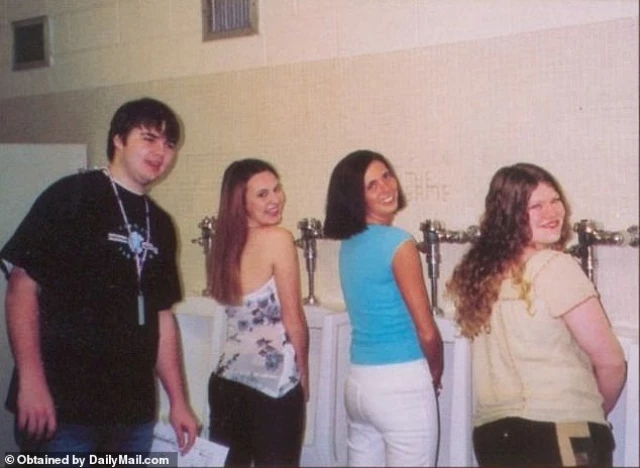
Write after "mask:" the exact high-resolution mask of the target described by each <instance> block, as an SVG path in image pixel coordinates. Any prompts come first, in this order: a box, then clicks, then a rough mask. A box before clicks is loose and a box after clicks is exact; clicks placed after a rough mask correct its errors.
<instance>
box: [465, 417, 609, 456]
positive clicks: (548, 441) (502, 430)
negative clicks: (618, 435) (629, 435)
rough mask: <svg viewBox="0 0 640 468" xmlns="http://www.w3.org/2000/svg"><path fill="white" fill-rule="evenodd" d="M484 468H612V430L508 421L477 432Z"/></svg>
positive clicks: (589, 425) (475, 442) (475, 438)
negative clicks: (576, 467) (498, 467)
mask: <svg viewBox="0 0 640 468" xmlns="http://www.w3.org/2000/svg"><path fill="white" fill-rule="evenodd" d="M473 447H474V450H475V453H476V459H477V460H478V464H479V465H480V466H540V467H546V466H549V467H551V466H553V467H557V466H604V467H610V466H612V456H613V449H614V448H615V443H614V440H613V433H612V432H611V429H610V428H609V427H608V426H605V425H602V424H595V423H587V422H584V423H570V424H566V423H552V422H540V421H531V420H528V419H522V418H504V419H500V420H498V421H494V422H491V423H488V424H483V425H482V426H478V427H476V428H475V429H474V430H473Z"/></svg>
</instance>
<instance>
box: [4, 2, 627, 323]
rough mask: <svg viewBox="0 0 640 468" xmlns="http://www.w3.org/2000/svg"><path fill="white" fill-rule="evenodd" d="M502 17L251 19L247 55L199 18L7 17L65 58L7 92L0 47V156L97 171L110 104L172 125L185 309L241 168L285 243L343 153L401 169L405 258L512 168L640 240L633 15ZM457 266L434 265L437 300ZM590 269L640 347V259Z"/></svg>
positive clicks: (294, 15)
mask: <svg viewBox="0 0 640 468" xmlns="http://www.w3.org/2000/svg"><path fill="white" fill-rule="evenodd" d="M194 3H195V4H197V8H195V7H194ZM508 3H512V4H513V3H516V2H505V1H498V0H495V1H493V2H490V1H487V2H476V1H470V0H467V1H454V2H440V1H426V0H422V1H421V0H417V1H406V2H405V1H382V0H380V1H373V0H368V1H355V0H353V1H338V0H327V1H323V2H315V1H314V2H311V1H303V0H297V1H293V0H292V1H284V0H283V1H274V2H271V1H269V2H268V3H266V2H264V1H263V2H262V4H261V5H262V7H263V8H262V10H261V15H262V16H261V18H262V19H261V28H262V29H261V30H262V32H261V35H260V36H257V37H250V38H246V39H233V40H227V41H222V42H219V43H215V44H213V43H206V44H202V43H201V42H200V18H199V14H200V13H199V5H200V2H199V1H197V0H180V1H178V0H173V1H171V0H145V1H143V0H140V1H136V0H130V1H126V2H124V1H115V0H104V1H91V0H67V1H46V2H45V1H38V2H35V1H24V0H21V1H19V2H18V1H17V0H4V2H2V3H0V8H2V9H3V10H0V13H2V15H4V16H0V18H4V20H3V21H2V22H0V28H2V29H0V33H1V34H2V41H0V43H2V44H4V43H5V41H4V39H5V38H6V34H7V27H8V26H7V24H8V23H7V18H8V19H16V18H17V17H18V16H20V17H24V16H22V15H26V16H28V15H31V14H34V13H37V12H36V11H35V10H34V9H37V8H36V6H37V5H38V4H39V5H42V4H45V5H46V6H47V8H48V11H49V12H50V14H52V15H53V17H54V19H55V18H59V19H60V23H59V24H58V25H57V26H56V28H57V30H58V32H57V33H56V37H58V39H57V45H56V47H59V48H60V49H61V54H60V58H59V59H58V60H57V61H56V63H55V65H54V67H52V68H51V69H50V70H48V71H32V72H27V73H24V72H22V73H20V74H16V73H8V72H7V71H6V70H7V63H8V59H7V51H6V47H5V46H2V47H1V50H2V54H4V56H3V57H2V62H3V64H4V66H3V67H2V68H3V69H2V71H1V72H0V80H2V87H1V90H0V93H2V95H0V97H3V99H1V100H0V121H2V122H4V123H3V124H2V125H1V126H0V141H3V142H16V141H29V142H86V143H88V145H89V155H90V160H91V161H92V163H93V164H96V165H99V164H104V162H105V158H104V146H105V142H104V139H105V137H106V129H107V124H108V120H109V119H110V117H111V115H112V113H113V111H114V110H115V108H116V107H117V106H118V105H119V104H120V103H121V102H123V101H124V100H127V99H130V98H134V97H137V96H140V95H152V96H155V97H158V98H160V99H163V100H165V101H166V102H168V103H169V104H170V105H172V106H173V107H174V108H175V109H176V111H177V112H178V113H179V114H180V116H181V118H182V119H183V121H184V124H185V130H186V139H185V142H184V145H183V146H182V148H181V151H180V156H179V160H178V163H177V165H176V167H175V169H174V171H173V172H172V174H171V175H170V177H169V178H168V179H167V180H166V181H164V182H163V183H162V184H161V185H159V186H158V187H157V188H155V189H154V191H153V194H154V196H155V197H156V198H157V199H158V200H159V201H160V202H161V204H162V205H164V206H165V207H166V208H167V209H168V210H169V211H170V212H171V213H172V214H173V216H174V218H175V220H176V223H177V225H178V229H179V231H180V236H181V239H182V246H181V259H180V263H181V267H182V273H183V279H184V287H185V293H186V294H187V295H197V294H199V293H200V291H201V290H202V289H203V286H204V266H203V265H204V261H203V255H202V249H201V247H199V246H197V245H195V244H192V243H191V239H192V238H195V237H197V236H198V235H199V230H198V228H197V226H196V225H197V223H198V221H200V220H201V219H202V218H203V217H204V216H206V215H210V214H212V213H213V212H214V210H215V207H216V204H217V201H218V189H219V182H220V178H221V175H222V171H223V170H224V168H225V167H226V165H227V164H228V163H229V162H230V161H232V160H234V159H236V158H240V157H245V156H257V157H262V158H265V159H268V160H270V161H272V162H274V163H275V164H276V166H277V167H278V168H279V169H280V171H281V175H282V178H283V181H284V185H285V188H286V190H287V194H288V207H287V210H286V215H285V221H284V224H285V225H286V226H287V227H289V228H290V229H291V230H292V231H294V233H295V234H296V235H297V234H298V231H297V229H296V224H297V222H298V221H299V220H300V219H302V218H305V217H316V218H320V219H322V218H323V208H324V198H325V191H326V186H327V182H328V178H329V173H330V171H331V169H332V168H333V166H334V165H335V163H336V162H337V161H338V159H339V158H341V157H342V156H343V155H345V154H346V153H347V152H349V151H351V150H354V149H357V148H372V149H375V150H378V151H380V152H382V153H384V154H386V155H387V156H388V157H389V158H390V159H391V161H392V162H393V163H394V164H395V165H396V169H397V170H398V172H399V175H400V178H401V182H402V183H403V184H404V187H405V190H406V192H407V195H408V198H409V207H408V208H407V209H406V210H405V211H404V212H403V213H401V214H400V215H399V216H398V219H397V224H398V225H399V226H401V227H404V228H406V229H408V230H410V231H411V232H413V233H414V234H415V236H416V237H417V238H418V239H420V238H421V233H420V231H419V225H420V223H421V222H422V221H424V220H425V219H438V220H440V221H442V222H443V223H444V224H445V225H446V226H447V227H448V228H450V229H462V228H465V227H467V226H469V225H471V224H476V223H477V217H478V215H479V213H480V211H481V208H482V199H483V197H484V194H485V191H486V187H487V184H488V181H489V179H490V177H491V175H492V174H493V173H494V172H495V170H496V169H497V168H498V167H500V166H501V165H503V164H509V163H513V162H517V161H530V162H534V163H537V164H540V165H543V166H545V167H547V168H548V169H550V170H551V171H552V172H554V173H555V174H556V176H557V177H558V179H559V180H560V181H561V183H562V184H563V185H564V187H565V190H566V192H567V193H568V195H569V197H570V199H571V202H572V206H573V212H574V214H575V217H574V218H575V220H579V219H587V218H588V219H594V220H596V221H598V222H600V223H602V224H603V227H605V228H606V229H609V230H624V229H626V228H627V227H628V226H630V225H632V224H638V198H639V195H638V179H639V178H638V15H637V2H628V1H622V2H615V1H614V2H598V1H589V2H584V1H582V2H580V1H560V2H536V5H537V6H536V7H531V6H529V7H526V8H529V9H530V10H527V11H525V10H526V8H525V7H520V8H525V10H522V9H520V10H519V9H518V8H515V7H513V6H512V7H509V8H507V7H506V5H507V4H508ZM523 3H524V2H523ZM604 4H609V8H605V7H604V6H603V5H604ZM34 5H35V6H34ZM445 5H448V7H446V6H445ZM496 5H498V6H502V7H503V8H497V9H495V8H494V11H496V12H497V13H496V14H494V15H491V14H490V13H489V12H490V11H491V8H489V6H494V7H495V6H496ZM550 5H554V6H553V7H551V6H550ZM630 6H633V8H635V15H634V14H633V9H632V8H630ZM454 7H456V8H457V10H456V9H455V8H454ZM481 7H484V8H481ZM167 12H170V14H168V13H167ZM450 13H456V14H450ZM524 13H527V14H526V15H525V14H524ZM552 13H553V14H552ZM39 14H42V12H41V11H40V13H39ZM520 14H522V16H521V15H520ZM607 15H610V16H612V17H608V16H607ZM625 15H626V16H627V17H621V16H625ZM434 17H437V18H439V21H435V20H434V19H433V18H434ZM285 20H286V21H289V20H300V21H302V22H301V23H299V24H298V26H297V27H296V26H290V25H289V24H287V25H286V27H284V25H283V22H284V21H285ZM596 20H603V21H598V22H590V21H596ZM587 23H588V24H587ZM194 25H196V26H194ZM543 25H544V27H543ZM550 25H551V26H552V27H551V28H550V27H549V26H550ZM288 28H292V30H291V29H288ZM114 38H115V39H114ZM293 39H298V40H293ZM114 41H115V42H117V44H118V46H117V47H114V46H113V44H114ZM37 90H41V91H40V92H38V91H37ZM0 190H1V189H0ZM463 249H464V247H460V246H450V245H444V246H442V257H443V264H442V277H441V289H443V287H442V286H443V282H444V279H446V277H447V276H448V273H449V272H450V271H451V269H452V267H453V264H454V263H455V261H457V259H458V258H459V256H460V254H461V252H462V250H463ZM318 253H319V259H318V271H317V275H316V293H317V295H318V296H319V297H320V299H321V300H323V301H325V302H329V303H335V302H340V301H341V293H340V287H339V283H338V280H337V275H336V270H337V268H336V264H337V262H336V259H337V245H336V244H335V243H333V242H330V241H324V240H320V241H319V242H318ZM598 255H599V259H600V265H599V266H598V282H599V285H600V289H601V292H602V295H603V301H604V302H605V305H606V306H607V309H608V310H609V312H610V315H611V317H612V320H613V321H614V323H615V324H617V325H619V326H621V327H627V328H629V329H630V330H632V331H634V330H635V332H636V333H637V329H638V307H639V306H638V249H632V248H630V247H602V248H598ZM301 265H302V266H303V263H301ZM304 273H305V272H304V266H303V275H304ZM303 285H305V288H304V289H305V293H306V280H304V281H303Z"/></svg>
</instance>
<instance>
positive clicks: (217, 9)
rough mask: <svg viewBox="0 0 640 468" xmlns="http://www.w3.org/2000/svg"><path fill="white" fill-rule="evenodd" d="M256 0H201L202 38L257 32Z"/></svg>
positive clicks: (206, 39) (210, 38) (209, 38)
mask: <svg viewBox="0 0 640 468" xmlns="http://www.w3.org/2000/svg"><path fill="white" fill-rule="evenodd" d="M257 1H258V0H202V19H203V23H202V25H203V31H202V32H203V40H205V41H208V40H212V39H221V38H226V37H236V36H247V35H251V34H257V33H258V6H257Z"/></svg>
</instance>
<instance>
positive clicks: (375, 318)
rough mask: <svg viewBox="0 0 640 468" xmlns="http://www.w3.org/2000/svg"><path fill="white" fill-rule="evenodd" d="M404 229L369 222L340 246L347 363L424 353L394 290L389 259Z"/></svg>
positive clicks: (375, 362)
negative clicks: (348, 330)
mask: <svg viewBox="0 0 640 468" xmlns="http://www.w3.org/2000/svg"><path fill="white" fill-rule="evenodd" d="M404 242H413V239H412V236H411V234H409V233H408V232H406V231H404V230H402V229H399V228H396V227H393V226H385V225H377V224H372V225H369V226H367V229H366V230H365V231H364V232H361V233H359V234H357V235H355V236H353V237H351V238H349V239H346V240H344V241H342V244H341V246H340V282H341V285H342V292H343V294H344V298H345V302H346V305H347V310H348V313H349V318H350V319H351V328H352V335H351V363H352V364H360V365H378V364H392V363H400V362H407V361H413V360H416V359H421V358H423V357H424V354H423V353H422V350H421V348H420V344H419V342H418V337H417V334H416V329H415V326H414V324H413V320H412V319H411V315H410V313H409V310H408V309H407V306H406V304H405V302H404V299H403V298H402V294H401V293H400V290H399V289H398V285H397V283H396V279H395V276H394V273H393V258H394V256H395V254H396V251H397V250H398V248H399V247H400V246H401V245H402V244H403V243H404Z"/></svg>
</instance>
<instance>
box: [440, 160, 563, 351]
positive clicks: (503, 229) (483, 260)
mask: <svg viewBox="0 0 640 468" xmlns="http://www.w3.org/2000/svg"><path fill="white" fill-rule="evenodd" d="M541 183H544V184H548V185H549V186H551V187H553V189H554V190H555V191H556V192H558V195H559V196H560V200H561V201H562V203H563V205H564V207H565V216H564V219H563V225H562V232H561V235H560V238H559V239H558V241H557V242H556V243H555V244H553V245H551V246H550V248H552V249H555V250H562V249H563V248H564V246H565V245H566V243H567V241H568V240H569V238H570V236H571V226H570V224H569V218H570V215H571V213H570V212H571V210H570V208H569V204H568V203H567V199H566V197H565V195H564V193H563V191H562V188H561V187H560V184H558V182H557V181H556V179H555V178H554V177H553V176H552V175H551V174H550V173H549V172H547V171H546V170H545V169H543V168H541V167H539V166H536V165H534V164H529V163H518V164H514V165H512V166H505V167H502V168H500V169H499V170H498V171H497V172H496V173H495V174H494V176H493V178H492V179H491V183H490V185H489V192H488V193H487V196H486V197H485V211H484V214H483V215H482V217H481V220H480V235H479V237H478V238H477V239H476V240H475V241H474V242H473V244H472V245H471V247H470V249H469V250H468V251H467V252H466V254H465V255H464V256H463V257H462V260H461V261H460V263H459V264H458V265H457V266H456V267H455V269H454V270H453V275H452V277H451V279H450V280H449V281H448V282H447V285H446V293H447V295H448V296H449V297H451V298H452V299H453V301H454V304H455V307H456V317H455V320H456V322H457V324H458V326H459V327H460V331H461V333H462V335H463V336H466V337H469V338H474V337H475V336H477V335H478V334H479V333H480V332H482V331H486V332H489V331H490V326H489V319H490V316H491V310H492V307H493V304H494V302H495V301H496V300H497V299H498V295H499V293H500V287H501V284H502V281H503V280H504V279H505V278H506V277H507V276H512V277H513V278H514V282H515V283H516V284H520V286H521V291H522V293H523V295H524V296H525V297H523V298H524V299H526V293H527V292H528V285H526V284H524V283H523V280H522V276H523V272H524V264H523V263H522V262H521V261H520V259H521V257H522V255H523V253H524V249H525V247H526V246H527V245H529V243H530V240H531V235H532V233H531V229H530V227H529V213H528V209H527V208H528V203H529V198H530V197H531V193H532V192H533V191H534V190H535V189H536V187H537V186H538V185H539V184H541Z"/></svg>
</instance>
